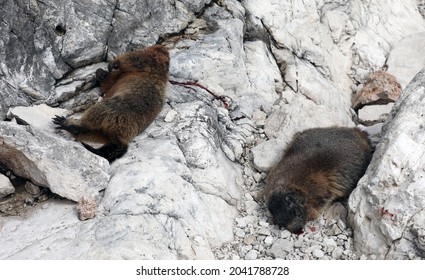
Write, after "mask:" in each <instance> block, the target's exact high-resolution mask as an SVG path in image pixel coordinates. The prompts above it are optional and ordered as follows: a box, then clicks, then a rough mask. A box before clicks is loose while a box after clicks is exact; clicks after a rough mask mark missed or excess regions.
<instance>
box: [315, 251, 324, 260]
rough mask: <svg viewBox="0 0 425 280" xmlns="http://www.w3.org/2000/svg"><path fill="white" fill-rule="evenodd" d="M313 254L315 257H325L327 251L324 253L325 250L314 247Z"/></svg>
mask: <svg viewBox="0 0 425 280" xmlns="http://www.w3.org/2000/svg"><path fill="white" fill-rule="evenodd" d="M313 256H314V257H315V258H318V259H321V258H323V257H324V256H325V253H323V251H322V250H320V249H314V250H313Z"/></svg>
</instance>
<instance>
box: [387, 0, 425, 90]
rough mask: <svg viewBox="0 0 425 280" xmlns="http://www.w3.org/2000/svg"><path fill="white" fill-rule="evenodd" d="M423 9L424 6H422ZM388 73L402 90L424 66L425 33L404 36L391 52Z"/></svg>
mask: <svg viewBox="0 0 425 280" xmlns="http://www.w3.org/2000/svg"><path fill="white" fill-rule="evenodd" d="M424 7H425V6H424ZM387 65H388V70H387V71H388V73H390V74H392V75H394V76H395V77H396V78H397V80H398V81H399V82H400V84H401V85H402V87H403V89H404V88H406V86H407V84H408V83H409V82H410V81H411V80H412V79H413V77H414V76H415V75H416V74H417V73H419V71H421V70H422V68H423V66H424V65H425V32H419V33H415V34H411V35H409V36H406V37H405V38H403V39H402V40H400V41H399V42H397V43H396V44H395V45H394V47H393V49H392V50H391V52H390V54H389V56H388V60H387Z"/></svg>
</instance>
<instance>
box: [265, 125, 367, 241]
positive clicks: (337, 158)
mask: <svg viewBox="0 0 425 280" xmlns="http://www.w3.org/2000/svg"><path fill="white" fill-rule="evenodd" d="M372 153H373V150H372V147H371V144H370V141H369V139H368V134H367V133H366V132H364V131H361V130H359V129H357V128H344V127H330V128H313V129H307V130H305V131H303V132H300V133H297V134H296V135H295V137H294V139H293V140H292V142H291V143H290V144H289V145H288V148H287V149H286V150H285V152H284V156H283V158H282V160H281V161H280V162H279V163H278V164H277V165H276V166H275V167H273V168H272V169H271V170H270V172H269V174H268V176H267V180H266V186H265V189H264V197H265V200H266V203H267V208H268V209H269V211H270V213H271V214H272V215H273V218H274V220H275V223H276V224H278V225H279V226H282V227H285V228H286V229H287V230H289V231H291V232H293V233H300V232H302V230H303V228H304V225H305V223H306V222H307V221H310V220H314V219H316V218H318V216H319V215H320V214H321V212H322V211H323V210H325V209H326V208H327V207H329V205H330V204H331V203H332V202H333V201H335V200H339V199H344V198H347V197H348V196H349V195H350V193H351V191H352V190H353V189H354V188H355V187H356V185H357V182H358V181H359V179H360V178H361V177H362V176H363V174H364V173H365V171H366V168H367V166H368V164H369V162H370V160H371V157H372Z"/></svg>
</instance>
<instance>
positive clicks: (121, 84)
mask: <svg viewBox="0 0 425 280" xmlns="http://www.w3.org/2000/svg"><path fill="white" fill-rule="evenodd" d="M169 60H170V57H169V54H168V50H167V49H166V48H165V47H164V46H161V45H154V46H151V47H148V48H146V49H143V50H141V51H133V52H127V53H124V54H122V55H120V56H118V57H117V58H116V59H115V60H114V61H112V62H111V63H109V66H108V69H109V72H107V71H105V70H103V69H98V70H97V71H96V78H97V80H98V81H99V83H100V88H101V92H102V93H103V95H104V100H102V101H100V102H99V103H96V104H95V105H93V106H92V107H90V108H89V109H88V110H87V111H85V112H84V114H83V116H82V117H81V119H73V118H71V119H67V118H65V117H61V116H56V117H55V118H54V119H53V122H54V123H55V124H57V125H58V128H59V129H63V130H66V131H68V132H70V133H71V134H72V135H73V136H74V137H75V139H76V140H78V141H94V142H98V143H103V144H104V145H103V146H102V147H100V148H98V149H95V148H93V147H91V146H89V145H87V144H84V143H83V145H84V146H85V147H86V148H87V149H88V150H89V151H91V152H93V153H95V154H97V155H100V156H102V157H104V158H106V159H107V160H109V161H110V162H112V161H113V160H115V159H117V158H119V157H121V156H123V155H124V154H125V153H126V152H127V148H128V144H129V142H130V141H131V140H133V138H134V137H136V136H137V135H138V134H139V133H140V132H142V131H143V130H145V129H146V128H147V127H148V126H149V125H150V124H151V123H152V122H153V121H154V119H155V118H156V116H157V115H158V114H159V112H160V111H161V109H162V107H163V105H164V103H165V99H166V87H167V82H168V67H169Z"/></svg>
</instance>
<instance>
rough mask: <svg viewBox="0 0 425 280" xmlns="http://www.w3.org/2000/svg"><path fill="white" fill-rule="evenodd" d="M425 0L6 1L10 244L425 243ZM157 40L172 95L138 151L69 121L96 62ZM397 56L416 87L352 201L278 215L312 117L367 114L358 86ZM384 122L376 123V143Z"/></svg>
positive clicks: (0, 83) (279, 251)
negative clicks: (277, 181)
mask: <svg viewBox="0 0 425 280" xmlns="http://www.w3.org/2000/svg"><path fill="white" fill-rule="evenodd" d="M421 2H423V1H413V0H412V1H395V0H390V1H386V0H385V1H384V0H377V1H368V2H367V3H366V2H365V1H357V0H356V1H346V0H337V1H332V2H329V1H322V0H316V1H313V0H311V1H298V0H296V1H280V0H267V1H259V0H242V1H236V0H209V1H208V0H195V1H186V0H181V1H171V0H161V1H149V0H143V1H121V0H101V1H82V0H73V1H53V0H45V1H22V0H6V1H0V99H1V102H0V119H1V123H0V173H1V174H0V176H2V177H1V178H2V181H4V182H5V183H2V186H3V185H4V186H7V187H8V191H5V192H4V193H5V196H4V197H3V198H0V258H1V259H213V258H216V259H249V260H255V259H276V258H277V259H383V258H388V259H399V258H400V259H416V258H424V254H423V252H424V248H425V241H424V240H425V238H424V236H425V226H424V221H425V218H424V211H423V205H424V201H425V198H424V196H423V192H422V191H421V189H420V186H421V184H422V183H421V182H422V181H421V180H423V178H422V177H423V176H422V175H423V174H422V173H423V172H422V171H423V170H422V169H423V161H424V159H425V155H424V154H423V153H422V152H418V151H423V150H424V147H423V145H422V142H423V141H422V142H421V140H423V139H424V138H423V132H424V118H423V115H422V114H421V112H423V111H424V110H423V105H424V100H423V98H422V97H423V96H424V93H423V92H422V91H423V90H422V89H423V87H424V86H423V82H424V81H425V75H424V74H423V72H421V74H419V75H417V76H416V78H415V79H414V81H413V82H412V83H411V84H410V86H408V87H407V88H406V89H404V86H405V84H407V83H408V82H409V81H407V80H408V79H411V77H412V75H413V74H416V73H417V72H419V71H420V69H418V65H416V64H415V67H414V68H410V67H409V66H410V65H406V64H403V63H398V61H406V60H405V59H404V56H401V55H400V54H405V55H406V57H409V59H411V58H410V57H411V56H412V53H415V50H416V49H421V48H420V47H418V46H420V44H421V43H422V41H420V42H419V41H418V42H415V38H418V40H420V38H422V36H418V37H415V34H423V32H425V21H424V18H423V16H422V15H421V13H420V11H423V3H421ZM421 32H422V33H421ZM406 38H407V39H406ZM155 43H163V44H165V45H167V46H168V47H169V49H170V56H171V61H170V83H169V85H168V97H167V103H166V104H165V106H164V108H163V110H162V112H161V113H160V115H159V116H158V117H157V119H156V120H155V122H154V123H152V125H151V126H149V127H148V129H147V130H146V131H144V132H143V133H141V134H140V135H139V136H137V137H136V138H135V139H134V141H133V142H131V144H130V146H129V150H128V152H127V153H126V154H125V155H124V156H123V157H122V158H120V159H119V160H117V161H115V162H114V163H112V164H111V165H110V166H109V165H108V163H107V162H106V161H105V160H104V159H102V158H99V157H97V156H95V155H93V154H91V153H90V152H88V151H86V150H85V149H84V148H83V147H82V145H81V144H79V143H77V142H74V141H73V139H72V137H69V135H67V134H66V133H58V132H57V131H55V129H54V125H53V124H52V123H51V122H50V121H49V120H50V119H51V117H53V116H54V115H55V114H59V115H70V114H77V115H78V113H79V112H81V111H82V110H84V109H85V108H87V107H88V106H90V105H91V104H94V103H95V102H97V99H98V98H99V90H98V88H96V87H95V83H94V82H93V77H94V73H95V71H96V69H97V68H104V69H105V68H106V67H107V62H108V61H110V60H111V59H113V58H114V57H115V56H116V55H119V54H121V53H122V52H124V51H128V50H133V49H138V48H142V47H146V46H149V45H152V44H155ZM409 46H410V47H411V49H409V50H408V51H406V52H403V48H407V47H409ZM389 57H390V58H391V59H388V58H389ZM414 60H415V59H412V61H414ZM387 63H388V65H387ZM387 67H388V69H389V70H392V72H391V74H392V75H393V76H394V77H395V79H397V80H399V81H402V82H401V83H402V85H403V89H404V91H403V93H402V94H401V97H400V98H399V99H398V100H397V101H396V102H395V105H394V107H393V110H392V111H391V112H390V113H389V115H390V117H389V118H388V120H386V124H385V125H384V130H383V131H382V139H383V140H382V141H381V143H379V144H378V146H377V152H376V155H375V157H374V159H373V161H372V163H371V166H370V167H369V169H368V171H367V173H366V176H365V177H364V178H363V179H362V180H361V181H360V184H359V187H358V188H357V189H356V191H355V192H354V193H353V195H352V196H351V197H350V199H349V202H348V204H347V201H343V202H338V203H335V204H333V205H332V207H330V208H329V209H327V210H326V211H325V212H324V213H323V215H322V216H321V217H320V218H318V219H317V220H315V221H311V222H309V223H308V224H307V225H306V226H305V228H304V232H303V233H302V234H300V235H294V234H291V233H290V232H288V231H286V230H285V229H280V228H278V227H277V226H275V225H274V224H273V221H272V219H271V216H270V214H269V213H268V211H267V209H266V207H265V204H264V201H262V199H261V190H262V188H263V185H264V182H265V180H266V179H267V172H268V170H269V169H270V167H272V166H273V165H274V164H275V163H276V162H277V161H278V160H279V159H280V157H281V156H282V151H283V150H284V149H285V147H286V145H287V144H288V143H289V142H290V141H291V139H292V137H293V135H294V134H295V133H296V132H298V131H301V130H304V129H307V128H311V127H323V126H332V125H343V126H355V125H357V123H356V120H357V119H358V118H357V116H356V112H355V111H354V110H353V109H352V99H353V96H354V94H355V93H356V92H357V91H358V90H359V89H360V88H362V87H363V86H364V84H365V83H366V81H367V78H368V77H369V75H370V74H371V73H372V72H376V71H379V70H385V69H386V68H387ZM413 72H415V73H413ZM406 73H408V75H407V74H406ZM382 121H383V120H381V119H380V120H379V122H381V123H379V124H378V125H377V126H374V127H373V128H372V127H370V128H368V127H366V128H365V127H363V129H365V130H367V131H374V132H373V135H371V137H372V138H373V139H374V142H376V143H378V142H379V138H380V137H381V127H382ZM374 123H375V122H374ZM421 168H422V169H421ZM23 171H25V172H23ZM9 182H11V184H12V185H13V187H14V188H15V193H14V194H10V192H11V188H10V184H9ZM24 186H27V187H24ZM28 186H32V188H30V187H28ZM2 188H3V187H2ZM4 188H6V187H4ZM33 189H34V190H35V191H31V192H32V194H31V195H30V196H29V197H28V196H24V195H22V197H25V198H24V199H21V200H19V199H17V198H18V197H21V196H20V195H21V194H23V193H24V192H27V193H28V192H30V190H33ZM47 189H48V190H49V191H51V192H53V195H52V194H51V193H48V192H47V191H46V190H47ZM9 190H10V191H9ZM37 190H38V191H37ZM6 193H7V194H6ZM39 193H41V194H39ZM46 193H48V195H45V194H46ZM39 196H40V197H41V196H43V199H39ZM64 198H65V199H64ZM82 198H84V199H83V200H81V199H82ZM78 201H80V205H79V206H78V205H77V202H78ZM17 203H22V204H23V205H24V206H25V207H23V206H22V207H23V208H25V209H26V211H23V212H19V211H12V210H13V209H11V207H12V208H13V206H14V205H16V204H17ZM95 204H96V205H97V208H96V209H95ZM86 206H87V207H86ZM19 209H20V208H19ZM77 212H84V215H83V217H80V219H79V217H78V215H77Z"/></svg>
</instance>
